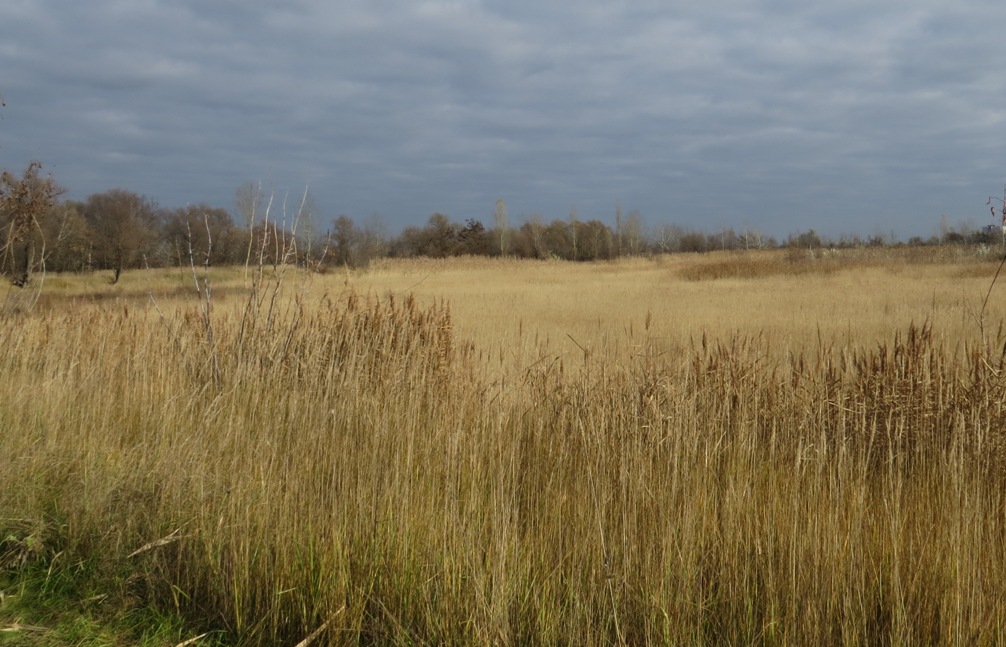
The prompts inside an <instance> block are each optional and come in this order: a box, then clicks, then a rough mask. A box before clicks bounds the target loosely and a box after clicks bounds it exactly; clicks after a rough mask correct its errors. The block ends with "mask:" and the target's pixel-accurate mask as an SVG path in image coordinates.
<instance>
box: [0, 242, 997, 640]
mask: <svg viewBox="0 0 1006 647" xmlns="http://www.w3.org/2000/svg"><path fill="white" fill-rule="evenodd" d="M938 253H941V252H938V251H931V252H930V254H932V255H925V256H920V255H919V254H918V253H917V252H905V251H902V252H892V251H890V250H881V251H877V252H875V253H872V254H866V253H858V252H857V255H855V256H854V255H853V254H851V253H850V254H848V255H846V256H842V255H834V256H829V257H815V258H803V257H793V256H787V255H786V253H785V252H767V253H759V254H750V255H744V254H735V255H729V256H728V255H721V256H718V255H709V256H703V257H690V256H676V257H665V258H660V259H653V260H629V261H622V262H618V263H613V264H589V265H587V264H580V265H577V264H569V263H561V262H534V261H521V262H517V261H490V260H485V259H477V260H476V259H467V260H466V259H460V260H452V261H409V262H391V261H387V262H382V263H381V264H378V265H377V266H375V267H374V268H373V269H372V270H371V271H369V272H367V273H364V274H348V273H333V274H328V275H323V276H314V277H303V276H297V277H294V276H293V273H292V272H291V273H290V274H288V275H287V276H285V277H284V278H283V280H282V281H277V280H270V279H269V277H267V276H266V277H263V280H262V281H260V282H258V283H255V284H254V285H252V284H251V283H245V280H244V278H243V274H242V272H241V271H240V270H220V271H219V273H218V274H216V275H213V276H211V280H210V285H211V288H212V291H211V298H210V299H209V301H207V299H206V298H205V294H202V296H200V295H199V294H197V292H196V289H195V288H194V287H193V281H192V276H191V275H188V276H186V275H185V274H184V273H178V272H174V273H172V272H159V273H155V272H148V273H145V274H143V273H137V274H135V275H132V276H130V275H129V274H128V273H127V274H126V275H124V276H123V280H122V281H121V282H120V283H119V284H117V285H115V286H109V285H107V283H105V284H101V279H99V278H98V277H97V276H92V277H63V276H60V277H49V279H48V280H47V285H48V288H43V293H42V295H41V297H40V298H39V299H37V303H35V304H34V306H33V307H31V308H27V307H13V306H17V305H18V304H17V303H14V302H12V301H8V306H9V307H7V308H6V309H5V312H6V314H5V315H4V321H3V326H2V327H0V370H2V371H3V375H4V380H3V381H2V382H0V402H2V403H3V404H2V405H0V446H2V447H3V451H4V453H5V460H4V461H3V462H2V463H0V510H3V511H4V512H3V514H2V518H0V525H2V531H3V532H2V533H0V538H2V537H6V539H3V541H2V543H0V562H2V563H0V566H2V567H3V568H6V569H13V570H17V569H27V568H29V567H30V565H31V564H33V563H42V564H44V565H45V568H47V569H49V571H50V572H52V571H53V569H56V570H60V569H64V570H71V571H72V570H73V569H78V570H83V569H85V565H86V568H87V570H89V571H93V572H102V573H111V574H115V578H113V579H112V581H114V582H116V586H117V589H115V590H114V591H111V592H112V593H113V594H114V595H113V597H114V598H115V599H116V600H117V604H118V605H120V608H128V607H129V605H130V604H134V605H154V606H156V607H159V608H162V609H165V610H177V611H179V612H181V613H182V614H183V615H184V616H185V617H187V618H189V619H190V620H191V621H192V622H193V623H194V624H193V626H194V627H201V630H206V631H210V630H223V631H225V632H226V633H224V634H213V635H215V636H217V637H218V638H219V639H225V640H227V641H234V642H239V643H242V644H291V645H292V644H295V643H297V642H298V641H300V640H302V639H305V638H307V637H311V636H312V635H313V639H314V640H316V641H317V642H319V643H329V644H343V643H345V644H357V643H365V644H371V643H379V644H384V643H392V644H417V643H422V644H445V643H447V644H619V643H623V644H647V643H649V644H770V645H808V644H850V645H856V644H859V645H873V644H983V643H984V644H991V643H1002V642H1006V629H1004V627H1006V600H1004V599H1003V597H1002V595H1001V583H1002V582H1003V581H1004V580H1006V494H1004V492H1006V489H1004V485H1006V440H1004V436H1003V429H1004V428H1006V410H1004V406H1003V404H1004V395H1006V394H1004V386H1006V376H1004V374H1003V371H1004V369H1006V366H1004V362H1003V350H1004V347H1003V339H1002V338H1001V337H997V336H996V331H997V328H996V326H998V322H999V321H1001V319H1002V307H1001V306H1000V305H999V304H1000V303H1001V301H1002V298H1001V297H1000V296H999V288H1001V286H998V287H997V288H996V290H994V291H993V292H992V298H991V300H990V304H989V306H988V308H987V309H986V310H985V311H984V312H983V311H982V302H983V299H984V297H985V294H986V292H987V290H988V288H989V285H990V282H991V279H992V276H993V275H994V274H995V271H996V266H997V264H996V262H995V260H994V259H993V258H988V259H984V260H982V259H974V258H972V257H951V255H950V253H949V252H947V253H945V257H944V258H939V257H937V256H935V254H938ZM885 254H887V256H885ZM46 289H48V290H49V291H48V292H46V291H45V290H46ZM148 293H153V294H154V295H155V296H156V297H157V307H154V306H153V305H152V303H151V300H150V298H149V296H148ZM157 540H159V541H157ZM116 578H117V579H116ZM8 593H9V592H8ZM319 630H320V632H319ZM315 632H318V633H315ZM184 637H185V636H179V640H181V639H182V638H184ZM211 637H212V636H211ZM207 639H208V638H207Z"/></svg>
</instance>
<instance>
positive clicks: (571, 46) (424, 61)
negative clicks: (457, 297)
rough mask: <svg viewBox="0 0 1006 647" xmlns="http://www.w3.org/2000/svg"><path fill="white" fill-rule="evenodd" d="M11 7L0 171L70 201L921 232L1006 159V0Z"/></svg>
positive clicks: (293, 1) (116, 0)
mask: <svg viewBox="0 0 1006 647" xmlns="http://www.w3.org/2000/svg"><path fill="white" fill-rule="evenodd" d="M3 5H4V6H3V10H2V12H0V13H2V14H3V15H2V19H0V97H2V98H3V99H4V101H5V102H6V106H5V107H3V108H0V167H3V168H6V169H8V170H13V171H20V170H23V168H24V167H25V166H26V165H27V163H28V162H29V161H30V160H39V161H40V162H42V164H43V165H44V170H45V171H47V172H49V173H51V174H52V175H53V177H54V178H55V179H56V180H57V181H58V182H59V183H60V184H61V185H62V186H64V187H65V188H66V189H67V194H66V195H67V197H69V198H72V199H84V198H86V197H87V196H88V195H90V194H92V193H99V192H102V191H106V190H108V189H111V188H122V189H126V190H129V191H134V192H136V193H139V194H142V195H145V196H147V197H148V198H150V199H151V200H153V201H155V202H156V203H157V204H159V205H160V206H162V207H166V208H175V207H182V206H186V205H189V204H199V203H205V204H209V205H211V206H216V207H225V208H228V209H230V210H232V211H233V210H234V208H235V190H236V189H237V188H238V187H239V186H241V185H242V184H246V183H248V182H254V183H260V184H261V186H262V187H263V190H264V191H265V192H266V193H267V194H272V195H274V196H275V197H276V200H277V201H278V202H277V203H281V202H282V200H283V198H284V197H285V196H289V197H288V198H287V200H288V203H289V204H291V205H292V206H291V207H290V208H291V209H292V208H293V206H295V203H296V202H297V201H298V200H299V197H300V195H301V194H302V193H303V192H304V190H305V188H306V189H307V190H308V191H309V192H310V195H311V197H312V199H313V202H314V205H315V213H316V218H317V219H318V220H319V222H320V224H322V225H323V226H327V225H329V224H330V223H331V221H332V220H333V219H334V218H335V217H337V216H338V215H340V214H346V215H349V216H351V217H353V218H354V219H360V220H366V219H368V218H372V217H373V216H374V214H377V215H378V216H379V217H380V219H381V220H382V221H383V222H384V223H385V224H386V225H387V226H388V228H389V229H390V230H392V231H396V230H400V229H401V228H402V227H404V226H422V225H424V224H425V223H426V221H427V219H428V218H429V216H430V215H431V214H432V213H434V212H440V213H443V214H446V215H447V216H448V217H450V218H451V219H452V220H454V221H456V222H464V221H465V220H466V219H468V218H475V219H479V220H482V221H483V222H485V223H486V224H487V225H489V224H491V223H492V215H493V211H494V207H495V204H496V201H497V200H498V199H500V198H502V199H504V200H505V202H506V204H507V207H508V211H509V214H510V222H511V224H513V225H519V224H520V223H521V222H522V221H523V220H524V219H526V218H529V217H532V216H533V215H534V214H540V216H541V217H542V218H544V219H545V220H552V219H554V218H564V219H565V218H568V217H569V216H570V213H571V211H572V210H574V209H575V211H576V216H577V217H578V218H580V219H581V220H588V219H593V218H597V219H600V220H603V221H605V222H608V223H610V224H613V223H614V220H615V211H616V208H617V207H620V208H621V210H622V211H623V213H628V212H630V211H638V212H639V214H640V215H641V217H642V220H643V222H644V223H645V224H646V226H648V227H650V228H657V227H659V226H661V225H664V224H675V225H678V226H682V227H686V228H690V229H698V230H704V231H710V232H712V231H716V230H719V229H722V228H725V227H731V228H734V229H736V230H747V229H757V230H760V231H762V232H763V233H765V234H767V235H772V236H776V237H780V238H785V237H786V236H788V235H790V234H793V233H798V232H802V231H806V230H808V229H814V230H816V231H817V232H819V233H823V234H826V235H828V236H835V237H838V236H851V235H858V236H863V237H867V236H873V235H878V234H879V235H884V236H891V235H893V236H895V237H896V238H899V239H902V240H904V239H907V238H908V237H910V236H915V235H918V236H923V237H928V236H930V235H933V234H935V233H937V231H938V228H939V226H940V222H941V218H942V219H943V220H944V221H945V222H946V221H949V222H950V223H951V224H952V225H954V226H955V227H964V226H983V225H986V224H992V222H993V220H992V216H991V214H990V211H989V207H988V206H986V202H987V200H988V198H989V197H990V196H1002V195H1003V191H1004V183H1006V165H1004V164H1003V161H1004V156H1003V153H1004V152H1006V39H1004V38H1003V27H1004V26H1006V3H1003V2H1002V1H1001V0H988V1H986V0H955V1H953V2H951V1H950V0H941V1H938V2H937V1H933V0H885V1H884V2H875V1H872V0H871V1H869V2H868V1H866V0H831V1H828V2H815V1H812V0H769V1H763V2H756V1H752V0H703V1H702V2H695V1H694V0H688V1H678V0H666V1H655V0H639V1H628V0H623V1H620V0H606V1H603V2H595V1H594V0H575V1H573V0H534V1H531V0H507V1H502V0H438V1H429V2H427V1H423V0H414V1H409V0H359V1H345V0H286V1H283V2H277V1H276V0H199V1H197V0H172V1H167V0H89V1H88V2H80V0H4V3H3ZM997 200H998V198H997ZM993 202H994V203H995V202H996V200H993ZM999 206H1000V207H1001V202H1000V203H999Z"/></svg>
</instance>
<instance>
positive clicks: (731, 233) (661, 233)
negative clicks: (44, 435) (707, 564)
mask: <svg viewBox="0 0 1006 647" xmlns="http://www.w3.org/2000/svg"><path fill="white" fill-rule="evenodd" d="M62 193H63V191H62V189H61V188H60V187H59V186H58V185H57V184H56V183H55V181H54V180H53V178H52V177H51V176H44V175H42V174H41V165H40V164H38V163H37V162H33V163H32V164H30V165H29V167H28V168H27V169H26V170H25V171H24V174H23V175H22V176H20V177H19V176H16V175H14V174H12V173H10V172H7V171H5V172H3V174H2V175H0V228H2V229H0V263H2V265H0V271H2V273H3V274H4V275H6V276H8V277H9V278H10V280H11V281H12V282H13V283H15V284H16V285H23V284H25V283H27V282H28V281H29V280H30V277H31V275H32V273H34V272H37V271H40V270H43V269H44V270H46V271H53V272H86V271H93V270H109V271H111V272H113V276H114V280H118V278H119V276H120V275H121V273H122V272H123V271H125V270H129V269H134V268H142V267H165V266H172V265H179V264H183V265H189V264H195V265H200V266H210V265H228V264H245V263H255V264H278V263H297V264H300V265H304V266H313V267H315V268H316V269H324V268H326V267H333V266H337V267H345V266H348V267H365V266H366V265H367V264H368V263H370V262H371V261H373V260H374V259H377V258H382V257H416V256H427V257H433V258H443V257H448V256H461V255H474V256H512V257H519V258H538V259H543V258H558V259H564V260H570V261H596V260H608V259H614V258H618V257H622V256H639V255H647V254H656V253H676V252H707V251H712V250H738V249H765V248H773V247H803V248H819V247H859V246H881V245H888V244H893V243H894V241H893V240H892V239H890V238H887V237H885V236H879V235H878V236H873V237H871V238H867V239H860V238H858V237H855V236H853V237H849V238H842V239H840V240H828V239H824V238H822V237H821V236H819V235H818V234H817V233H815V232H814V230H809V231H805V232H802V233H798V234H793V235H791V236H789V237H788V238H787V239H786V240H784V241H778V240H776V239H774V238H772V237H767V236H763V235H762V234H761V233H760V232H759V231H757V230H745V231H735V230H734V229H731V228H724V229H721V230H719V231H715V232H702V231H695V230H689V229H686V228H683V227H680V226H677V225H673V224H664V225H659V226H656V227H647V226H646V225H645V223H644V221H643V218H642V216H641V215H640V214H639V213H638V212H635V211H632V212H629V213H628V214H625V215H624V216H623V214H622V212H621V209H620V208H616V210H615V214H614V223H613V225H612V224H609V223H605V222H602V221H600V220H597V219H590V220H583V219H580V218H579V217H578V215H577V212H576V210H575V209H574V210H572V211H571V213H570V214H569V215H568V216H567V217H565V218H556V219H552V220H547V219H546V218H544V217H543V216H541V215H540V214H532V215H531V216H530V217H527V218H525V219H523V222H521V223H520V224H519V225H518V226H512V225H511V223H510V218H509V215H508V213H507V209H506V205H505V203H504V202H503V200H499V201H498V202H497V203H496V205H495V209H494V211H493V213H492V214H491V220H490V221H488V222H483V221H482V220H480V219H477V218H468V219H465V220H464V222H455V221H453V220H451V219H450V218H449V217H447V216H445V215H444V214H441V213H434V214H433V215H431V216H429V218H428V220H427V221H426V223H425V225H424V226H421V227H418V226H413V227H406V228H405V229H404V230H403V231H402V232H401V233H400V234H398V235H390V234H389V233H388V231H387V229H386V227H384V225H383V224H382V223H381V222H380V220H379V219H378V218H376V217H375V218H370V219H368V220H366V221H365V222H358V221H356V220H354V219H353V218H351V217H349V216H346V215H340V216H338V217H336V218H334V219H332V220H331V221H329V222H328V223H325V225H324V226H322V223H321V220H322V219H321V218H320V217H319V215H318V214H317V213H316V212H315V208H314V206H313V203H312V201H311V199H310V196H309V195H308V194H307V192H305V193H304V194H303V195H302V196H297V197H296V198H290V197H287V198H286V199H277V198H276V196H275V195H267V194H266V193H264V192H263V191H262V189H261V187H259V186H258V185H255V184H251V183H249V184H246V185H242V186H241V187H239V188H238V190H237V191H236V194H235V197H236V200H235V204H236V210H235V212H234V213H231V212H230V211H228V210H227V209H223V208H220V207H211V206H207V205H192V206H187V207H183V208H178V209H161V208H158V207H157V205H156V204H154V203H153V202H152V201H150V200H148V199H147V198H144V197H143V196H140V195H138V194H136V193H133V192H130V191H126V190H122V189H111V190H108V191H105V192H104V193H96V194H94V195H91V196H89V197H88V198H87V199H86V200H84V201H75V200H62V199H60V198H61V196H62ZM999 239H1000V234H999V232H998V231H996V230H993V229H992V228H985V229H981V230H974V231H967V232H964V233H961V232H956V231H954V230H953V229H951V228H949V227H947V226H946V223H944V224H943V226H941V233H940V235H938V236H933V237H932V238H930V239H921V238H913V239H912V240H910V241H908V244H910V245H924V244H948V243H954V244H968V243H971V244H980V243H986V244H991V243H997V242H1000V241H999Z"/></svg>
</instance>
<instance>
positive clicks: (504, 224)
mask: <svg viewBox="0 0 1006 647" xmlns="http://www.w3.org/2000/svg"><path fill="white" fill-rule="evenodd" d="M493 229H495V234H496V236H497V238H498V239H499V244H500V255H501V256H506V255H507V254H509V253H510V218H509V216H508V215H507V209H506V203H505V202H503V198H500V199H499V200H497V201H496V209H495V210H494V211H493Z"/></svg>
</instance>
